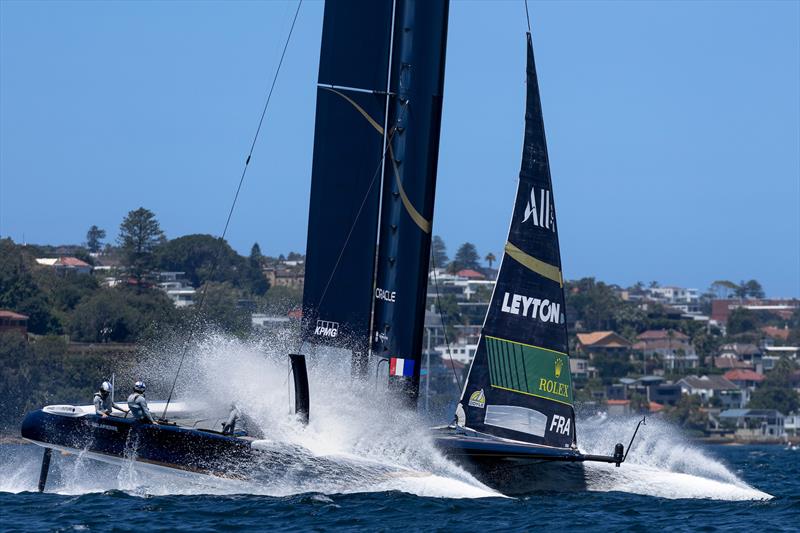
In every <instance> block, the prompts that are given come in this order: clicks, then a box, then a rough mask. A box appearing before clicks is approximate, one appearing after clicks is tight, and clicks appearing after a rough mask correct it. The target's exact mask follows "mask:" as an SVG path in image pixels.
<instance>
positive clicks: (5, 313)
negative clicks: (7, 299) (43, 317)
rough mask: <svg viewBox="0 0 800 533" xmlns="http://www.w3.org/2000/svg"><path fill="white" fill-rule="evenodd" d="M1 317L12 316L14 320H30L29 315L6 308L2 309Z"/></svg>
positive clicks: (0, 311)
mask: <svg viewBox="0 0 800 533" xmlns="http://www.w3.org/2000/svg"><path fill="white" fill-rule="evenodd" d="M0 318H11V319H13V320H28V317H27V316H25V315H21V314H19V313H15V312H14V311H7V310H5V309H0Z"/></svg>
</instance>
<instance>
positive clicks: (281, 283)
mask: <svg viewBox="0 0 800 533" xmlns="http://www.w3.org/2000/svg"><path fill="white" fill-rule="evenodd" d="M264 276H266V278H267V281H269V286H270V287H291V288H293V289H299V290H303V285H304V283H305V273H304V272H303V271H298V270H290V269H278V268H272V267H268V268H265V269H264Z"/></svg>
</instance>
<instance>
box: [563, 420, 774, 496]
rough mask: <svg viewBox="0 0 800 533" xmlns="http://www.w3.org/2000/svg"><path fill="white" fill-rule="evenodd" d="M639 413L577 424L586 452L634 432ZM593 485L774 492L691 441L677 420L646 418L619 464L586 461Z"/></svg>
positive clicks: (670, 491) (698, 492)
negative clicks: (676, 424)
mask: <svg viewBox="0 0 800 533" xmlns="http://www.w3.org/2000/svg"><path fill="white" fill-rule="evenodd" d="M637 421H638V419H637V418H633V417H628V418H614V419H608V418H606V417H592V418H589V419H586V420H583V421H582V422H581V423H580V424H579V428H580V430H581V432H580V433H579V438H580V441H581V443H582V444H583V446H582V447H581V450H582V451H583V452H585V453H597V454H606V455H607V454H609V453H610V451H611V450H613V449H614V443H615V442H618V441H620V440H622V439H623V438H624V439H625V441H624V444H625V445H626V446H627V444H628V442H627V439H629V438H630V435H631V433H632V432H633V429H634V427H635V426H636V423H637ZM586 475H587V482H588V486H589V490H593V491H603V492H607V491H619V492H629V493H633V494H643V495H646V496H657V497H660V498H671V499H675V498H707V499H713V500H767V499H770V498H772V496H771V495H769V494H767V493H765V492H762V491H760V490H758V489H755V488H753V487H751V486H750V485H748V484H747V483H745V482H744V481H742V480H741V479H739V477H737V476H736V474H734V473H733V472H731V471H730V470H729V469H728V468H727V467H726V466H725V465H724V464H722V463H721V462H719V461H718V460H716V459H714V458H713V457H710V456H709V455H707V454H706V453H705V452H704V451H703V450H702V449H700V448H698V447H697V446H693V445H691V444H690V443H689V442H688V441H687V440H686V439H685V438H684V437H682V436H681V434H680V431H679V430H677V428H675V427H674V426H672V425H670V424H668V423H666V422H664V421H662V420H659V419H648V420H647V425H646V426H642V427H641V429H640V430H639V433H638V434H637V436H636V441H635V442H634V444H633V446H632V448H631V450H630V453H629V455H628V459H627V460H626V461H625V463H623V465H622V466H621V467H620V468H617V467H615V466H614V465H612V464H607V463H587V464H586Z"/></svg>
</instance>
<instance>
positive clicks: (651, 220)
mask: <svg viewBox="0 0 800 533" xmlns="http://www.w3.org/2000/svg"><path fill="white" fill-rule="evenodd" d="M295 5H296V4H295V3H294V2H282V1H274V2H225V3H222V2H172V3H171V2H142V3H135V2H103V3H101V2H66V1H60V2H16V1H9V0H3V1H2V2H0V235H2V236H3V237H6V236H10V237H12V238H13V239H14V240H16V241H22V239H23V234H24V237H25V239H26V240H27V241H28V242H31V243H52V244H55V243H75V242H80V241H82V240H84V238H85V234H86V230H87V229H88V227H89V226H90V225H92V224H97V225H99V226H100V227H102V228H105V229H106V230H107V231H108V233H109V237H112V238H113V237H115V236H116V232H117V228H118V226H119V223H120V221H121V220H122V218H123V216H124V215H125V213H126V212H127V211H129V210H131V209H135V208H137V207H139V206H145V207H147V208H149V209H151V210H153V211H154V212H155V213H156V214H157V216H158V218H159V220H160V221H161V224H162V227H163V228H164V230H165V231H166V233H167V235H168V236H169V237H177V236H180V235H183V234H187V233H212V234H219V232H220V231H221V230H222V226H223V224H224V221H225V216H226V214H227V210H228V207H229V205H230V200H231V198H232V196H233V192H234V189H235V186H236V182H237V180H238V177H239V173H240V171H241V167H242V163H243V160H244V157H245V155H246V152H247V149H248V148H249V145H250V141H251V138H252V135H253V132H254V130H255V127H256V123H257V119H258V115H259V113H260V109H261V106H262V105H263V101H264V96H265V92H266V89H267V87H268V84H269V81H270V80H271V78H272V74H273V72H274V69H275V67H276V65H277V60H278V57H279V55H280V47H281V45H282V42H283V39H284V37H285V35H286V33H287V31H288V27H289V23H290V20H291V16H292V13H293V9H294V6H295ZM530 7H531V21H532V24H533V35H534V45H535V50H536V56H537V65H538V69H539V76H540V83H541V90H542V98H543V105H544V113H545V123H546V127H547V134H548V144H549V148H550V156H551V164H552V173H553V180H554V189H555V195H556V198H557V207H558V212H559V222H560V237H561V247H562V252H563V255H564V257H563V262H564V272H565V275H566V276H567V277H568V278H577V277H583V276H596V277H598V278H599V279H602V280H605V281H608V282H615V283H620V284H631V283H634V282H636V281H637V280H641V281H643V282H649V281H651V280H658V281H660V282H661V283H662V284H678V285H684V286H691V287H699V288H706V287H707V286H708V285H709V284H710V282H712V281H713V280H715V279H720V278H723V279H732V280H734V281H738V280H741V279H750V278H756V279H758V280H760V281H761V282H762V283H763V284H764V286H765V288H766V290H767V293H768V294H770V295H774V296H800V30H799V29H798V28H799V27H800V22H798V21H800V3H798V2H791V1H778V2H744V1H735V2H724V1H715V2H600V1H592V2H532V3H531V6H530ZM322 11H323V4H322V3H321V2H313V1H307V2H306V3H304V5H303V8H302V10H301V13H300V18H299V19H298V23H297V28H296V30H295V34H294V36H293V39H292V43H291V44H290V47H289V51H288V53H287V57H286V61H285V63H284V69H283V71H282V73H281V77H280V79H279V81H278V85H277V87H276V90H275V94H274V96H273V102H272V105H271V107H270V110H269V112H268V115H267V119H266V123H265V127H264V129H263V131H262V136H261V138H260V140H259V143H258V145H257V147H256V150H255V153H254V158H253V161H252V162H251V168H250V171H249V174H248V177H247V181H246V182H245V185H244V189H243V196H242V197H241V199H240V203H239V205H238V207H237V210H236V213H235V214H234V219H233V222H232V226H231V228H230V230H229V240H230V242H231V243H232V245H233V246H234V247H236V248H237V249H238V250H239V251H241V252H243V253H246V252H247V251H249V248H250V246H251V245H252V243H253V242H255V241H258V242H259V243H260V245H261V247H262V250H264V252H265V253H271V254H279V253H286V252H288V251H290V250H296V251H302V250H303V249H304V247H305V234H306V225H307V216H308V191H309V182H310V172H311V147H312V139H313V125H314V96H315V83H316V75H317V66H318V61H319V42H320V31H321V25H322ZM524 32H525V14H524V7H523V4H522V3H521V2H516V1H515V2H510V1H509V2H462V1H455V0H454V1H453V2H452V3H451V8H450V33H449V40H448V50H447V72H446V79H445V98H444V102H445V103H444V116H443V125H442V139H441V152H440V158H439V182H438V188H437V203H436V216H435V220H434V233H436V234H440V235H442V236H443V237H444V239H445V241H446V242H447V244H448V246H449V248H450V251H451V252H453V251H454V250H455V248H456V247H457V245H458V244H460V243H461V242H464V241H471V242H474V243H475V244H476V245H477V247H478V250H479V252H481V253H482V254H485V253H487V252H489V251H492V252H494V253H495V255H498V256H499V252H500V250H501V249H502V245H503V243H504V241H505V238H506V231H507V229H508V220H509V217H510V214H511V207H512V199H513V195H514V191H515V188H516V178H517V174H518V172H519V163H520V155H521V144H522V131H523V112H524V88H525V87H524V81H525V48H524V44H525V35H524Z"/></svg>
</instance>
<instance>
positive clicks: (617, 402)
mask: <svg viewBox="0 0 800 533" xmlns="http://www.w3.org/2000/svg"><path fill="white" fill-rule="evenodd" d="M606 403H607V404H608V405H628V404H629V403H631V401H630V400H606Z"/></svg>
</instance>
